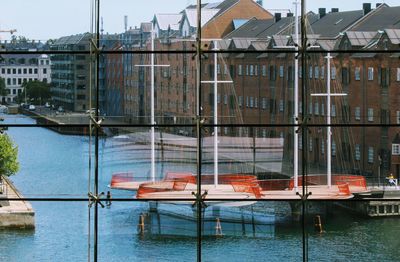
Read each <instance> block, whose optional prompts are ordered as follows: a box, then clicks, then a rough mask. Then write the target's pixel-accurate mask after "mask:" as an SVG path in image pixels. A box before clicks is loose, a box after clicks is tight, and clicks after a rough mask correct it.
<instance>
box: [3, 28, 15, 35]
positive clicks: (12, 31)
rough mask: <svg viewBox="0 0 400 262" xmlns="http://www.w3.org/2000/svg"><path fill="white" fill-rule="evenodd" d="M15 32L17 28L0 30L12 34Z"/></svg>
mask: <svg viewBox="0 0 400 262" xmlns="http://www.w3.org/2000/svg"><path fill="white" fill-rule="evenodd" d="M15 32H17V29H11V30H0V33H10V34H14V33H15Z"/></svg>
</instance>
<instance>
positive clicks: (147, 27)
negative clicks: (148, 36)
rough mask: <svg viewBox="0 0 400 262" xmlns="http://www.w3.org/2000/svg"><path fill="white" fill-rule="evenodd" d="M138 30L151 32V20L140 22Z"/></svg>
mask: <svg viewBox="0 0 400 262" xmlns="http://www.w3.org/2000/svg"><path fill="white" fill-rule="evenodd" d="M140 30H141V31H142V32H145V33H151V22H146V23H141V24H140Z"/></svg>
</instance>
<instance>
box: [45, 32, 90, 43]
mask: <svg viewBox="0 0 400 262" xmlns="http://www.w3.org/2000/svg"><path fill="white" fill-rule="evenodd" d="M89 37H90V33H84V34H77V35H70V36H63V37H60V38H58V39H57V40H56V41H55V42H54V44H52V45H76V44H79V43H80V42H81V41H82V40H83V39H84V38H87V39H89Z"/></svg>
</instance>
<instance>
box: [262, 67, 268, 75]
mask: <svg viewBox="0 0 400 262" xmlns="http://www.w3.org/2000/svg"><path fill="white" fill-rule="evenodd" d="M261 68H262V69H261V70H262V76H267V66H266V65H262V67H261Z"/></svg>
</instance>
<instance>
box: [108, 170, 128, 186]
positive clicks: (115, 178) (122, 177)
mask: <svg viewBox="0 0 400 262" xmlns="http://www.w3.org/2000/svg"><path fill="white" fill-rule="evenodd" d="M125 182H133V173H132V172H125V173H116V174H113V175H112V178H111V184H110V185H111V187H114V186H116V185H117V184H119V183H125Z"/></svg>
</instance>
